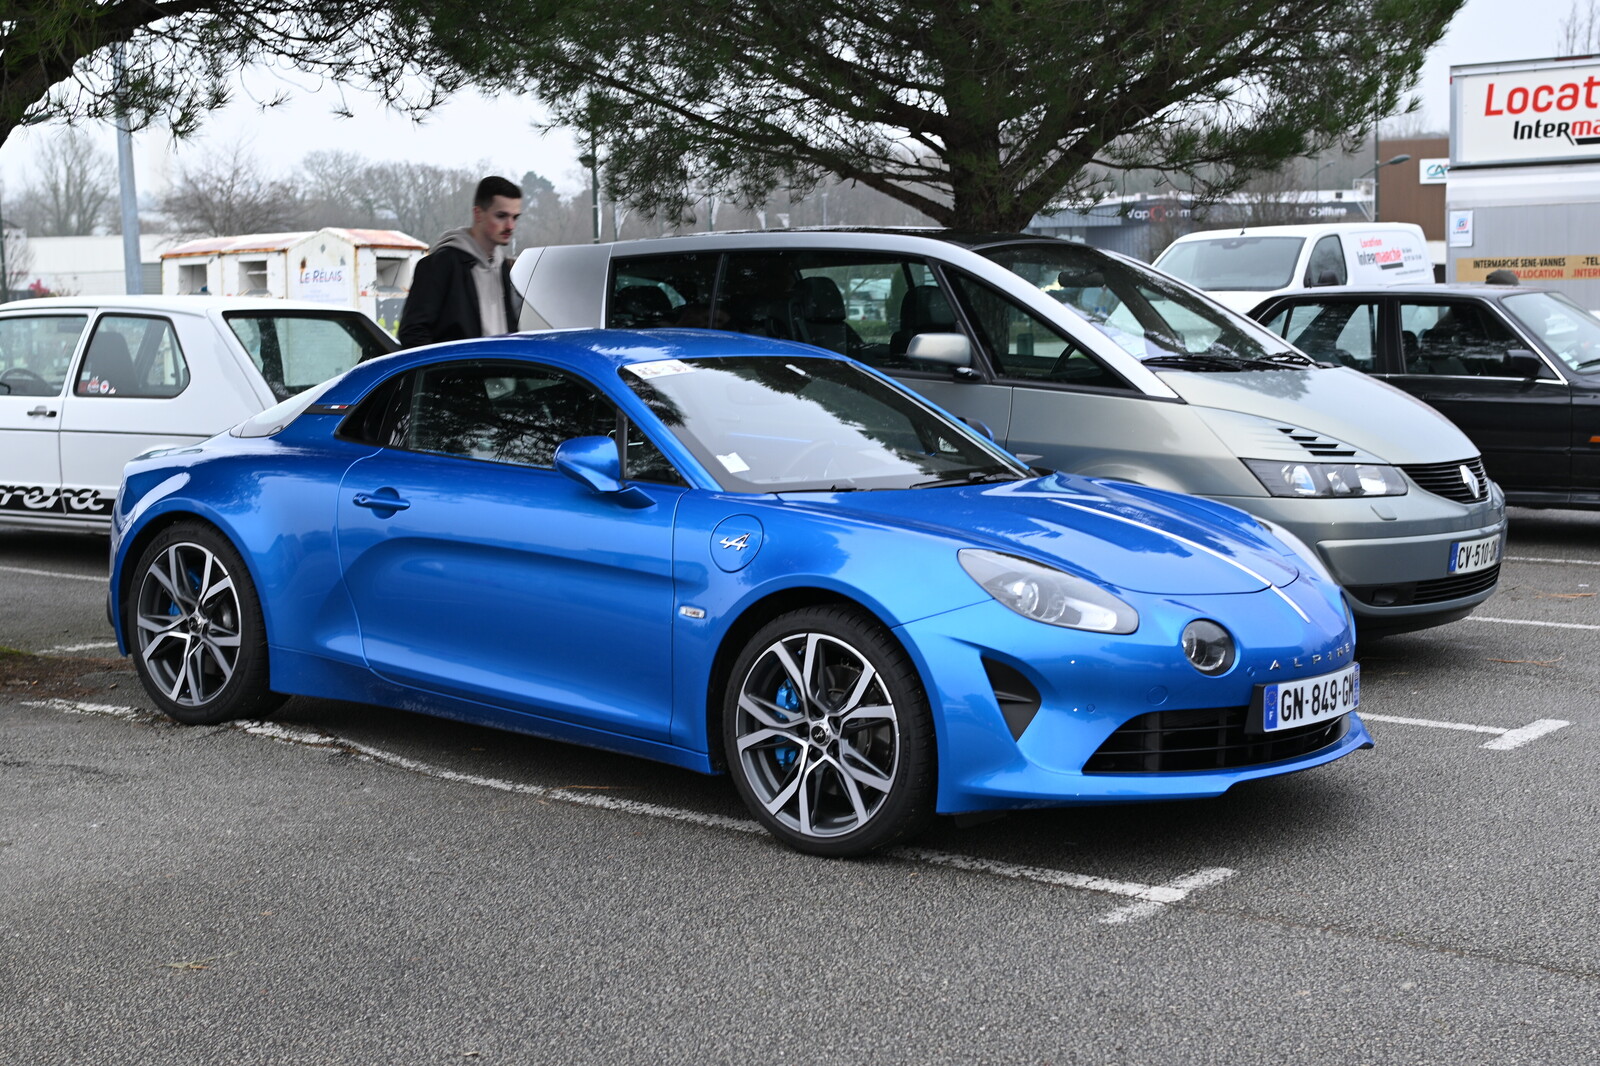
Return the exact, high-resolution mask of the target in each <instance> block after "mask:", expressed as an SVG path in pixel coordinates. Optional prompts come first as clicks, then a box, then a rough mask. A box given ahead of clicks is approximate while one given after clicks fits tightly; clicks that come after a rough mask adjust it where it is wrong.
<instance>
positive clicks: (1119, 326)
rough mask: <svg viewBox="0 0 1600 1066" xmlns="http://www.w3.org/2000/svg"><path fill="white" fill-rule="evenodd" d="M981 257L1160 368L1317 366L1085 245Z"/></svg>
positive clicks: (1162, 279)
mask: <svg viewBox="0 0 1600 1066" xmlns="http://www.w3.org/2000/svg"><path fill="white" fill-rule="evenodd" d="M980 252H981V254H982V255H984V256H985V257H986V258H988V259H991V260H993V261H994V262H996V263H998V264H999V265H1000V266H1003V267H1005V268H1006V269H1007V270H1009V271H1011V272H1012V273H1013V274H1016V275H1018V276H1020V277H1022V278H1025V279H1026V280H1027V281H1029V282H1031V283H1032V284H1034V285H1037V286H1038V287H1039V289H1040V291H1042V292H1043V293H1044V294H1045V295H1047V296H1049V297H1050V298H1051V299H1053V300H1056V301H1058V302H1059V303H1063V304H1066V305H1067V306H1069V307H1071V308H1073V309H1074V310H1075V311H1077V312H1078V313H1079V314H1081V315H1083V316H1084V317H1085V318H1088V319H1089V320H1090V321H1091V322H1094V323H1096V324H1097V325H1099V327H1100V328H1101V329H1102V330H1103V331H1104V332H1105V333H1106V334H1107V335H1108V336H1109V337H1111V339H1112V340H1114V341H1116V343H1117V344H1118V345H1120V346H1121V347H1122V349H1123V350H1124V351H1126V352H1128V353H1130V354H1132V355H1135V356H1137V357H1138V358H1140V359H1143V360H1144V361H1145V362H1146V363H1147V364H1149V365H1151V366H1153V367H1162V366H1165V367H1169V368H1172V369H1177V370H1278V369H1283V368H1284V367H1297V366H1298V367H1307V366H1312V365H1314V364H1313V363H1312V361H1311V360H1309V359H1307V358H1305V357H1304V356H1302V355H1300V354H1299V353H1298V352H1296V351H1294V349H1292V348H1289V347H1287V346H1286V345H1284V344H1282V343H1279V344H1273V343H1271V342H1270V341H1268V340H1266V339H1262V338H1258V337H1257V336H1256V334H1255V333H1254V332H1249V327H1248V326H1246V325H1245V324H1244V323H1242V322H1240V321H1238V320H1236V319H1235V318H1234V317H1233V316H1232V315H1231V314H1229V313H1228V312H1227V311H1224V310H1223V309H1222V308H1220V307H1217V306H1216V305H1214V304H1212V303H1211V302H1210V301H1208V300H1206V299H1204V298H1203V297H1201V296H1200V295H1199V294H1198V293H1196V292H1194V291H1192V290H1190V289H1188V288H1186V287H1184V286H1183V285H1181V284H1179V283H1177V282H1175V281H1173V280H1172V279H1171V278H1168V277H1166V276H1164V275H1162V274H1159V273H1157V272H1156V271H1154V270H1151V269H1149V268H1147V267H1144V266H1141V265H1136V264H1134V263H1131V262H1129V261H1127V260H1124V259H1120V258H1116V257H1113V256H1109V255H1106V254H1105V253H1103V252H1100V251H1097V250H1095V249H1093V248H1089V247H1087V246H1085V245H1076V244H1067V243H1066V242H1055V243H1051V244H1025V245H1001V246H999V247H995V248H990V249H980Z"/></svg>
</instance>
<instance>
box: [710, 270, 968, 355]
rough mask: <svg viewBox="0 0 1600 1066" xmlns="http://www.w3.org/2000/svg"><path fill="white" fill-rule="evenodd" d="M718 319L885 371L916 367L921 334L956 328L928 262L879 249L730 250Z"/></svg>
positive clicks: (742, 330)
mask: <svg viewBox="0 0 1600 1066" xmlns="http://www.w3.org/2000/svg"><path fill="white" fill-rule="evenodd" d="M717 320H718V323H719V325H722V326H723V327H724V328H727V329H732V330H737V331H739V332H740V333H753V334H756V335H758V336H763V337H779V338H782V339H784V340H792V341H800V342H801V343H803V344H811V345H815V346H816V347H818V348H825V349H827V350H828V351H830V352H836V353H838V354H839V355H848V356H850V357H851V358H852V359H859V360H860V361H862V362H863V363H867V364H868V365H870V366H876V367H881V368H885V369H912V368H913V366H914V364H913V362H912V361H911V360H910V359H908V358H907V357H906V346H907V345H909V344H910V343H911V338H912V337H914V336H916V334H918V333H931V332H939V333H949V332H952V331H956V330H957V329H958V327H957V326H956V324H955V315H954V314H953V313H952V312H951V311H950V304H949V301H948V300H946V299H944V296H943V293H942V292H941V290H940V289H939V285H938V282H937V281H936V279H935V278H934V276H933V271H932V269H930V268H929V266H928V265H927V264H926V263H924V262H922V261H921V260H917V259H907V258H902V257H899V256H892V255H884V254H882V253H876V252H826V251H819V252H809V251H803V252H766V253H755V252H751V253H740V254H734V255H730V256H729V257H728V268H727V273H726V274H725V275H724V280H723V289H722V291H721V295H720V296H719V297H718V300H717Z"/></svg>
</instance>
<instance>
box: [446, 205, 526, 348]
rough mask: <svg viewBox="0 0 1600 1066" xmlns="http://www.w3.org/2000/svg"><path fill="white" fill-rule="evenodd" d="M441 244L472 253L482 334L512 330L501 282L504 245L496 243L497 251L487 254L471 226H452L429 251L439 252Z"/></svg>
mask: <svg viewBox="0 0 1600 1066" xmlns="http://www.w3.org/2000/svg"><path fill="white" fill-rule="evenodd" d="M441 248H461V249H464V250H466V251H468V252H471V253H472V258H473V263H472V287H473V288H474V289H475V290H477V293H478V319H479V321H481V322H482V323H483V335H484V336H485V337H498V336H499V335H500V334H502V333H510V332H511V328H510V326H509V325H508V324H507V323H506V299H505V291H504V289H503V288H502V287H501V285H500V265H501V264H502V263H504V262H505V249H503V248H501V247H500V246H499V245H498V244H497V245H495V247H494V253H493V254H492V255H490V256H487V257H486V256H485V255H484V254H483V249H482V248H481V247H479V245H478V242H477V241H476V240H475V239H473V236H472V229H471V227H469V226H462V227H460V228H458V229H453V230H449V231H448V232H446V233H445V234H444V235H443V236H441V237H440V238H439V239H438V240H437V241H435V242H434V245H433V248H432V249H430V251H435V252H437V251H438V250H439V249H441Z"/></svg>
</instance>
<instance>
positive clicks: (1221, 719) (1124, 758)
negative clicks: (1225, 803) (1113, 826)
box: [1083, 707, 1350, 774]
mask: <svg viewBox="0 0 1600 1066" xmlns="http://www.w3.org/2000/svg"><path fill="white" fill-rule="evenodd" d="M1248 714H1249V708H1248V707H1217V708H1207V709H1202V710H1182V711H1151V712H1149V713H1148V714H1141V715H1139V717H1137V718H1133V719H1130V720H1128V721H1127V722H1124V723H1123V724H1122V725H1121V726H1120V727H1119V728H1118V729H1117V731H1116V732H1114V733H1112V734H1111V735H1110V736H1109V737H1107V738H1106V742H1105V743H1104V744H1101V745H1100V747H1099V749H1098V750H1097V751H1096V752H1095V753H1094V754H1093V755H1091V756H1090V757H1089V761H1088V762H1086V763H1084V764H1083V772H1084V773H1086V774H1158V773H1169V774H1170V773H1182V772H1185V771H1194V770H1228V769H1235V768H1238V767H1241V766H1260V765H1262V764H1264V763H1271V762H1278V761H1280V760H1282V759H1293V758H1296V757H1298V756H1301V755H1309V754H1310V753H1311V752H1314V751H1317V750H1319V749H1321V748H1325V747H1327V746H1328V745H1330V744H1333V743H1336V742H1337V741H1338V740H1339V739H1340V738H1342V737H1343V736H1344V735H1345V733H1347V732H1348V731H1349V729H1350V716H1349V715H1344V716H1342V717H1339V718H1335V719H1334V720H1333V721H1331V722H1320V723H1318V724H1316V725H1309V726H1305V727H1304V728H1301V729H1287V730H1283V731H1281V732H1277V733H1265V734H1255V733H1246V732H1245V731H1244V723H1245V716H1246V715H1248Z"/></svg>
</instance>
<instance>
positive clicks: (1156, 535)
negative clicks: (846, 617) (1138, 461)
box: [784, 474, 1299, 595]
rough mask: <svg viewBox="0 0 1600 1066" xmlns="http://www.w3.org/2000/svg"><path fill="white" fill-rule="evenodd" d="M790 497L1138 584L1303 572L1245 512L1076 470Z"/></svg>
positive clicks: (1257, 584) (1263, 582)
mask: <svg viewBox="0 0 1600 1066" xmlns="http://www.w3.org/2000/svg"><path fill="white" fill-rule="evenodd" d="M784 499H785V501H786V502H787V503H789V504H791V505H797V506H818V507H819V508H820V507H826V510H827V511H828V512H829V513H832V514H835V515H838V514H841V513H842V514H845V515H849V516H851V517H855V518H857V519H863V520H868V521H874V522H889V523H893V524H894V525H896V526H900V527H902V528H905V527H910V528H919V529H921V530H923V531H925V532H927V533H930V534H934V535H941V536H946V537H949V538H950V539H953V540H959V541H962V542H964V543H966V544H969V545H972V546H974V547H986V548H990V549H992V550H994V551H999V552H1005V553H1009V554H1013V555H1021V556H1024V557H1027V558H1031V559H1035V560H1038V561H1040V562H1046V563H1049V564H1050V565H1052V566H1055V567H1057V568H1059V569H1062V570H1065V571H1068V572H1070V573H1075V574H1079V575H1082V576H1085V577H1093V578H1098V579H1099V580H1100V581H1101V582H1103V583H1105V584H1108V585H1111V586H1113V587H1116V588H1121V589H1126V590H1129V591H1135V592H1152V593H1160V594H1164V595H1200V594H1204V593H1236V592H1258V591H1260V590H1262V589H1265V588H1267V587H1268V585H1277V586H1279V587H1282V586H1284V585H1287V584H1289V583H1290V582H1291V581H1293V580H1294V579H1295V578H1296V577H1297V576H1298V574H1299V571H1298V569H1297V567H1296V565H1295V563H1294V561H1293V557H1292V556H1290V555H1289V554H1287V549H1285V548H1283V547H1282V546H1281V545H1280V544H1279V543H1278V542H1277V541H1276V540H1274V539H1272V538H1270V537H1269V536H1268V535H1267V534H1266V533H1265V531H1264V530H1263V529H1262V528H1261V526H1260V525H1259V524H1258V523H1257V522H1256V521H1255V519H1253V518H1251V517H1249V516H1248V515H1246V514H1245V513H1244V512H1242V511H1237V510H1235V509H1234V508H1232V507H1228V506H1225V505H1223V504H1215V503H1211V502H1209V501H1207V500H1201V499H1197V498H1195V497H1191V496H1182V495H1179V494H1177V493H1170V492H1163V491H1161V490H1159V489H1147V488H1143V487H1140V486H1135V485H1129V484H1126V483H1122V482H1111V481H1101V480H1097V479H1094V478H1086V477H1079V476H1075V475H1070V474H1054V475H1051V476H1050V477H1046V478H1036V479H1032V480H1028V481H1014V482H1008V483H1005V484H1001V485H989V486H971V487H959V488H932V489H907V490H903V491H880V492H852V493H836V494H832V495H826V496H822V495H814V494H810V493H806V494H803V495H802V494H796V495H793V496H787V497H784Z"/></svg>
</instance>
